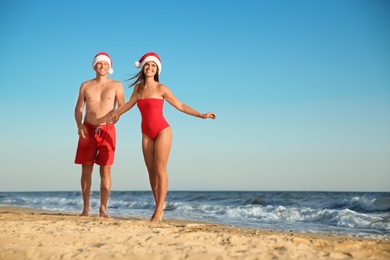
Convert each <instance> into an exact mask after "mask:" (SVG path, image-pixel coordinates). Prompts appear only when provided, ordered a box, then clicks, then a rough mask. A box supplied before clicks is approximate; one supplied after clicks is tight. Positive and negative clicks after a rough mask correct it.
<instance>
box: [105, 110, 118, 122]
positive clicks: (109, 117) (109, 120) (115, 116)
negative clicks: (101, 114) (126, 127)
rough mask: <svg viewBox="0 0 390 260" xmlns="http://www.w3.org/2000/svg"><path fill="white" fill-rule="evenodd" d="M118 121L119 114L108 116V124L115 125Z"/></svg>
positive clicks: (113, 113)
mask: <svg viewBox="0 0 390 260" xmlns="http://www.w3.org/2000/svg"><path fill="white" fill-rule="evenodd" d="M118 120H119V116H118V114H117V113H115V112H112V113H111V114H109V115H108V120H107V124H115V123H116V122H118Z"/></svg>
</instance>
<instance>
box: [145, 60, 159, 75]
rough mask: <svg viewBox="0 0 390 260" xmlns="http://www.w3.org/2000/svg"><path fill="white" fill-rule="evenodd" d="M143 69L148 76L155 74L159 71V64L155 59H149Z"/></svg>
mask: <svg viewBox="0 0 390 260" xmlns="http://www.w3.org/2000/svg"><path fill="white" fill-rule="evenodd" d="M143 71H144V74H145V75H146V76H154V75H156V74H157V72H158V67H157V64H156V63H154V62H153V61H147V62H146V63H145V65H144V69H143Z"/></svg>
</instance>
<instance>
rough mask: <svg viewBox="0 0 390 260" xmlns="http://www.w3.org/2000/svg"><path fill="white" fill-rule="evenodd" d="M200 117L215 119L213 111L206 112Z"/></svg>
mask: <svg viewBox="0 0 390 260" xmlns="http://www.w3.org/2000/svg"><path fill="white" fill-rule="evenodd" d="M202 118H203V119H207V118H211V119H213V120H214V119H217V115H216V114H215V113H213V112H208V113H206V114H203V115H202Z"/></svg>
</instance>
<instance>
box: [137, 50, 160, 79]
mask: <svg viewBox="0 0 390 260" xmlns="http://www.w3.org/2000/svg"><path fill="white" fill-rule="evenodd" d="M148 61H153V62H154V63H156V64H157V66H158V74H160V73H161V70H162V65H161V61H160V59H159V57H158V56H157V54H155V53H147V54H145V55H144V56H142V58H141V59H140V60H139V61H136V62H134V66H135V67H136V68H142V67H143V66H144V65H145V63H146V62H148Z"/></svg>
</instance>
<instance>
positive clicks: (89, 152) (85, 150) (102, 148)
mask: <svg viewBox="0 0 390 260" xmlns="http://www.w3.org/2000/svg"><path fill="white" fill-rule="evenodd" d="M83 125H84V126H85V128H86V129H87V133H86V138H82V137H79V143H78V146H77V151H76V159H75V161H74V162H75V163H76V164H87V165H93V164H94V163H96V164H98V165H102V166H105V165H112V164H113V163H114V154H115V145H116V131H115V126H114V125H112V124H110V125H108V126H107V125H99V126H94V125H90V124H88V123H85V122H84V123H83Z"/></svg>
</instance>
